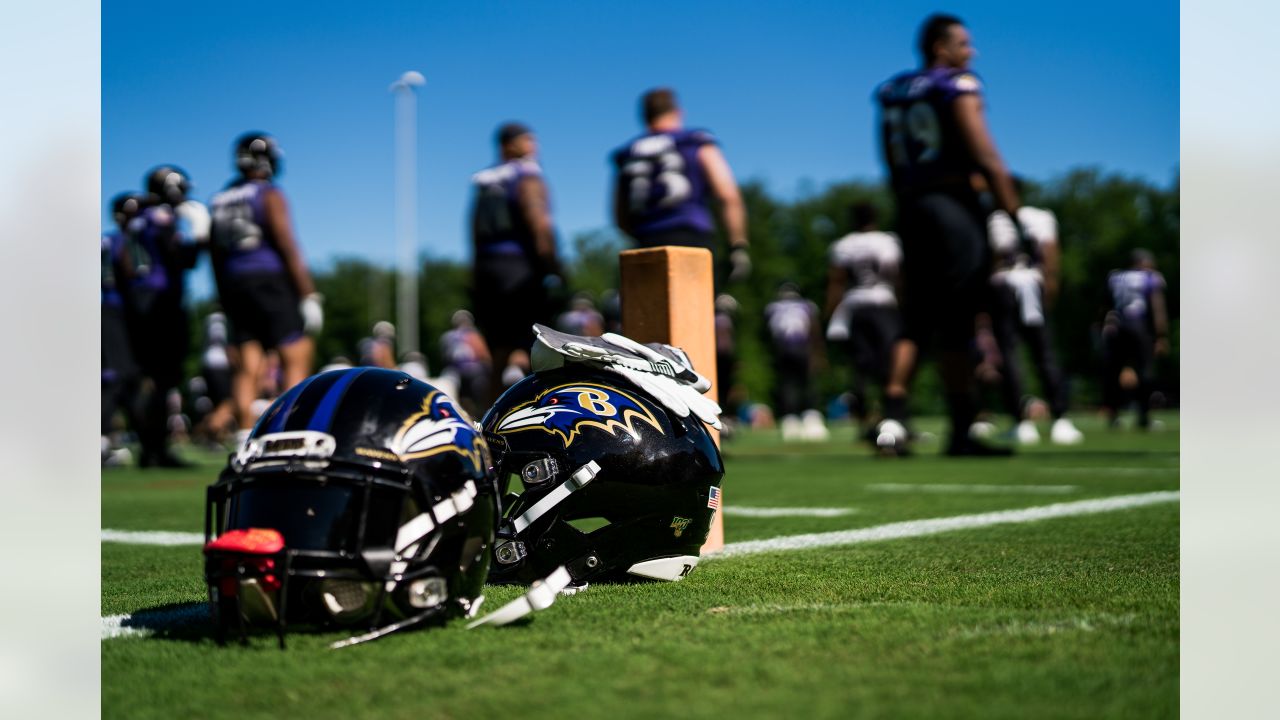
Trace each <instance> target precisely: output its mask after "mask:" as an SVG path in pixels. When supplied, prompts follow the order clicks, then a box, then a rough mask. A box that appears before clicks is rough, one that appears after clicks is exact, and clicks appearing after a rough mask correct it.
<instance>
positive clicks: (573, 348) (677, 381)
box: [531, 324, 721, 429]
mask: <svg viewBox="0 0 1280 720" xmlns="http://www.w3.org/2000/svg"><path fill="white" fill-rule="evenodd" d="M533 330H534V332H535V333H537V335H538V339H537V341H536V342H534V344H533V353H532V355H531V360H532V365H533V370H534V372H538V371H540V370H554V369H555V368H560V367H564V365H565V363H567V362H581V363H586V364H587V365H590V366H592V367H596V368H599V369H601V370H606V371H608V372H612V373H616V374H618V375H621V376H622V377H624V378H626V379H628V380H630V381H631V382H633V383H635V384H636V385H637V386H639V387H640V389H642V390H644V391H645V392H647V393H649V394H650V395H652V396H653V397H654V399H656V400H658V401H659V402H661V403H662V404H663V405H665V406H667V408H669V409H670V410H671V411H672V412H674V413H675V414H676V415H678V416H680V417H682V418H683V417H688V416H689V414H690V413H693V414H694V415H696V416H697V418H698V419H699V420H701V421H702V422H704V423H706V424H708V425H710V426H711V427H713V428H716V429H720V427H721V424H720V418H719V415H720V406H719V405H717V404H716V403H715V401H713V400H711V399H710V398H708V397H706V396H705V395H703V393H705V392H707V391H708V390H710V389H711V381H710V380H708V379H706V378H705V377H703V376H702V375H700V374H698V372H697V371H695V370H694V369H693V363H692V362H691V361H690V360H689V356H688V355H686V354H685V352H684V351H683V350H681V349H680V348H678V347H672V346H671V345H665V344H662V343H648V344H641V343H638V342H636V341H635V340H632V339H631V338H628V337H624V336H622V335H618V334H616V333H605V334H604V335H602V336H601V337H585V336H582V335H570V334H568V333H562V332H558V331H556V330H552V329H551V328H549V327H547V326H545V325H536V324H535V325H534V326H533Z"/></svg>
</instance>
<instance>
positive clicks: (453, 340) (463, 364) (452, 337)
mask: <svg viewBox="0 0 1280 720" xmlns="http://www.w3.org/2000/svg"><path fill="white" fill-rule="evenodd" d="M483 347H484V341H483V340H482V339H481V338H480V335H479V333H477V332H476V331H475V330H473V329H470V328H453V329H452V330H448V331H446V332H445V333H444V334H443V335H441V336H440V351H441V353H440V354H441V355H443V356H444V364H445V367H453V368H457V369H458V371H459V372H461V373H463V374H467V373H469V372H475V371H479V370H481V369H483V367H484V362H485V361H484V355H483V354H482V350H483Z"/></svg>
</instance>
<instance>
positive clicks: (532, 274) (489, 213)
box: [471, 122, 564, 405]
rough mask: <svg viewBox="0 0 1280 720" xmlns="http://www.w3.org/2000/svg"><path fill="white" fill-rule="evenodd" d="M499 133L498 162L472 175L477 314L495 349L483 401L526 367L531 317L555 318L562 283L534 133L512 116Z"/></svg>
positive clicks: (546, 320) (540, 320)
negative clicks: (553, 301) (553, 300)
mask: <svg viewBox="0 0 1280 720" xmlns="http://www.w3.org/2000/svg"><path fill="white" fill-rule="evenodd" d="M496 139H497V145H498V156H499V162H498V164H496V165H494V166H492V167H489V168H485V169H484V170H481V171H480V172H478V173H476V174H475V175H473V176H472V178H471V181H472V183H473V184H474V185H475V193H476V194H475V204H474V205H473V207H472V213H471V239H472V246H473V248H474V254H475V255H474V267H473V275H472V293H473V302H474V310H475V321H476V325H477V326H479V328H480V331H481V332H482V333H483V334H484V337H485V339H486V340H488V342H489V348H490V350H491V351H492V353H493V363H492V371H491V373H492V375H491V381H490V383H489V384H488V390H489V392H490V395H491V397H489V398H486V399H485V400H484V404H486V405H487V404H489V403H492V402H493V400H494V399H495V398H496V396H497V395H498V394H500V393H501V392H502V390H503V389H504V386H505V385H506V384H507V383H504V381H503V378H504V377H506V378H507V379H513V380H515V381H518V380H519V379H520V378H521V377H523V376H524V375H525V373H527V372H528V371H529V367H528V359H527V358H528V350H529V348H530V347H532V345H533V341H534V335H533V324H534V323H542V324H544V325H550V324H551V322H552V320H553V318H554V308H553V307H552V304H551V298H552V295H553V293H556V292H557V291H558V290H559V289H560V288H561V287H562V286H563V283H564V281H563V279H562V278H561V270H560V260H559V257H558V254H557V252H556V235H555V225H554V224H553V223H552V219H551V200H550V194H549V192H548V190H547V181H546V179H545V177H544V176H543V174H542V168H541V167H540V166H539V165H538V161H537V156H538V141H537V138H536V137H535V136H534V133H533V130H531V129H529V127H528V126H526V125H523V124H521V123H517V122H510V123H506V124H504V125H502V126H501V127H499V128H498V133H497V138H496Z"/></svg>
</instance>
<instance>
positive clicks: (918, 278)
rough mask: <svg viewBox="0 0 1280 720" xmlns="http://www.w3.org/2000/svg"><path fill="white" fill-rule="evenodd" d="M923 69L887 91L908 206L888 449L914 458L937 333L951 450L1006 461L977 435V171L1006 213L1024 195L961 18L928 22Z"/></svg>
mask: <svg viewBox="0 0 1280 720" xmlns="http://www.w3.org/2000/svg"><path fill="white" fill-rule="evenodd" d="M919 50H920V54H921V58H922V60H923V63H922V66H921V68H920V69H919V70H912V71H907V72H903V73H899V74H898V75H895V76H894V77H892V78H890V79H889V80H887V81H886V82H884V83H883V84H881V85H880V87H879V88H878V89H877V91H876V97H877V101H878V103H879V105H880V107H881V112H880V118H879V128H880V140H881V143H880V144H881V150H882V153H883V154H882V156H883V158H884V160H885V165H886V167H887V168H888V170H889V179H890V185H891V189H892V191H893V196H894V203H895V205H896V207H897V213H898V219H899V225H898V231H899V232H900V233H901V237H902V255H903V297H902V311H903V335H904V337H903V339H902V340H900V341H898V342H897V343H896V344H895V346H894V351H893V359H892V364H891V369H890V377H889V383H888V385H887V387H886V388H885V416H886V419H885V420H883V421H881V423H880V426H879V427H880V430H881V431H880V432H878V433H877V445H879V446H880V447H881V449H882V450H883V451H884V452H885V453H886V454H895V455H902V454H904V453H906V451H907V448H906V440H907V431H906V427H905V426H906V422H907V417H908V412H907V397H908V388H909V387H910V384H911V380H912V376H913V374H914V372H915V368H916V364H917V360H918V358H917V355H918V354H919V353H922V352H928V351H929V349H930V346H931V344H932V342H933V340H934V338H935V336H936V337H937V340H938V349H939V358H938V361H939V362H938V365H939V374H940V375H941V376H942V384H943V387H944V392H945V394H946V403H947V412H948V415H949V420H950V431H951V434H950V440H949V443H948V445H947V448H946V454H948V455H952V456H964V455H1007V454H1009V450H1008V449H1005V448H994V447H991V446H988V445H985V444H983V443H981V442H979V441H977V440H974V439H972V438H971V437H970V436H969V426H970V425H972V424H973V421H974V418H975V417H976V415H977V399H976V397H975V395H974V387H973V372H974V364H973V358H972V355H971V350H972V346H973V341H974V327H975V323H976V319H977V315H978V312H979V310H980V309H981V307H982V304H983V303H984V301H985V299H986V297H987V294H988V292H987V288H988V278H989V275H990V249H989V247H988V245H987V233H986V218H987V214H988V213H987V211H986V210H984V209H983V206H982V203H981V201H980V199H979V196H978V193H977V191H976V189H975V188H974V186H973V184H972V176H973V175H975V174H981V175H982V176H983V177H984V178H985V179H986V184H987V187H989V188H990V189H991V192H992V194H993V195H994V198H995V202H996V206H997V207H999V208H1000V209H1002V210H1004V211H1006V212H1007V213H1009V215H1010V217H1016V216H1017V211H1018V205H1019V202H1018V195H1017V191H1016V190H1015V189H1014V187H1013V181H1012V179H1011V178H1010V176H1009V173H1008V171H1007V170H1006V169H1005V166H1004V161H1003V160H1002V159H1001V157H1000V153H999V152H998V151H997V150H996V145H995V142H994V141H993V140H992V138H991V136H990V134H989V133H988V132H987V122H986V118H985V117H984V114H985V113H984V110H983V105H982V84H981V82H979V80H978V78H977V76H976V75H974V74H973V73H972V72H970V71H969V62H970V60H971V59H972V58H973V56H974V54H975V51H974V48H973V44H972V42H971V38H970V35H969V31H968V29H966V28H965V26H964V24H963V23H962V22H961V20H960V19H959V18H957V17H954V16H951V15H931V16H930V17H928V18H927V19H926V20H925V22H924V24H923V25H922V27H921V30H920V35H919Z"/></svg>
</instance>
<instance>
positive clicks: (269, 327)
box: [218, 273, 303, 350]
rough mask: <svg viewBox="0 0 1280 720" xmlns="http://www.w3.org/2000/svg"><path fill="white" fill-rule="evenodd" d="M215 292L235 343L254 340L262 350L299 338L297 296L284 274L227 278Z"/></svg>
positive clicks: (300, 324)
mask: <svg viewBox="0 0 1280 720" xmlns="http://www.w3.org/2000/svg"><path fill="white" fill-rule="evenodd" d="M218 294H219V301H220V302H221V303H222V309H223V310H224V311H225V312H226V313H227V320H228V322H229V323H230V325H231V341H232V342H234V343H235V344H237V345H240V344H243V343H246V342H249V341H250V340H256V341H257V342H259V343H260V344H261V345H262V347H263V349H266V350H270V349H271V348H278V347H280V346H281V345H288V344H289V343H291V342H293V341H295V340H297V339H299V338H301V337H302V334H303V324H302V311H301V310H299V309H298V303H299V301H300V298H299V297H298V292H297V291H296V290H295V289H294V287H293V283H292V282H290V281H289V277H288V276H287V275H284V274H279V273H266V274H259V275H244V276H241V277H227V278H224V280H223V282H222V283H221V285H220V286H219V288H218Z"/></svg>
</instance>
